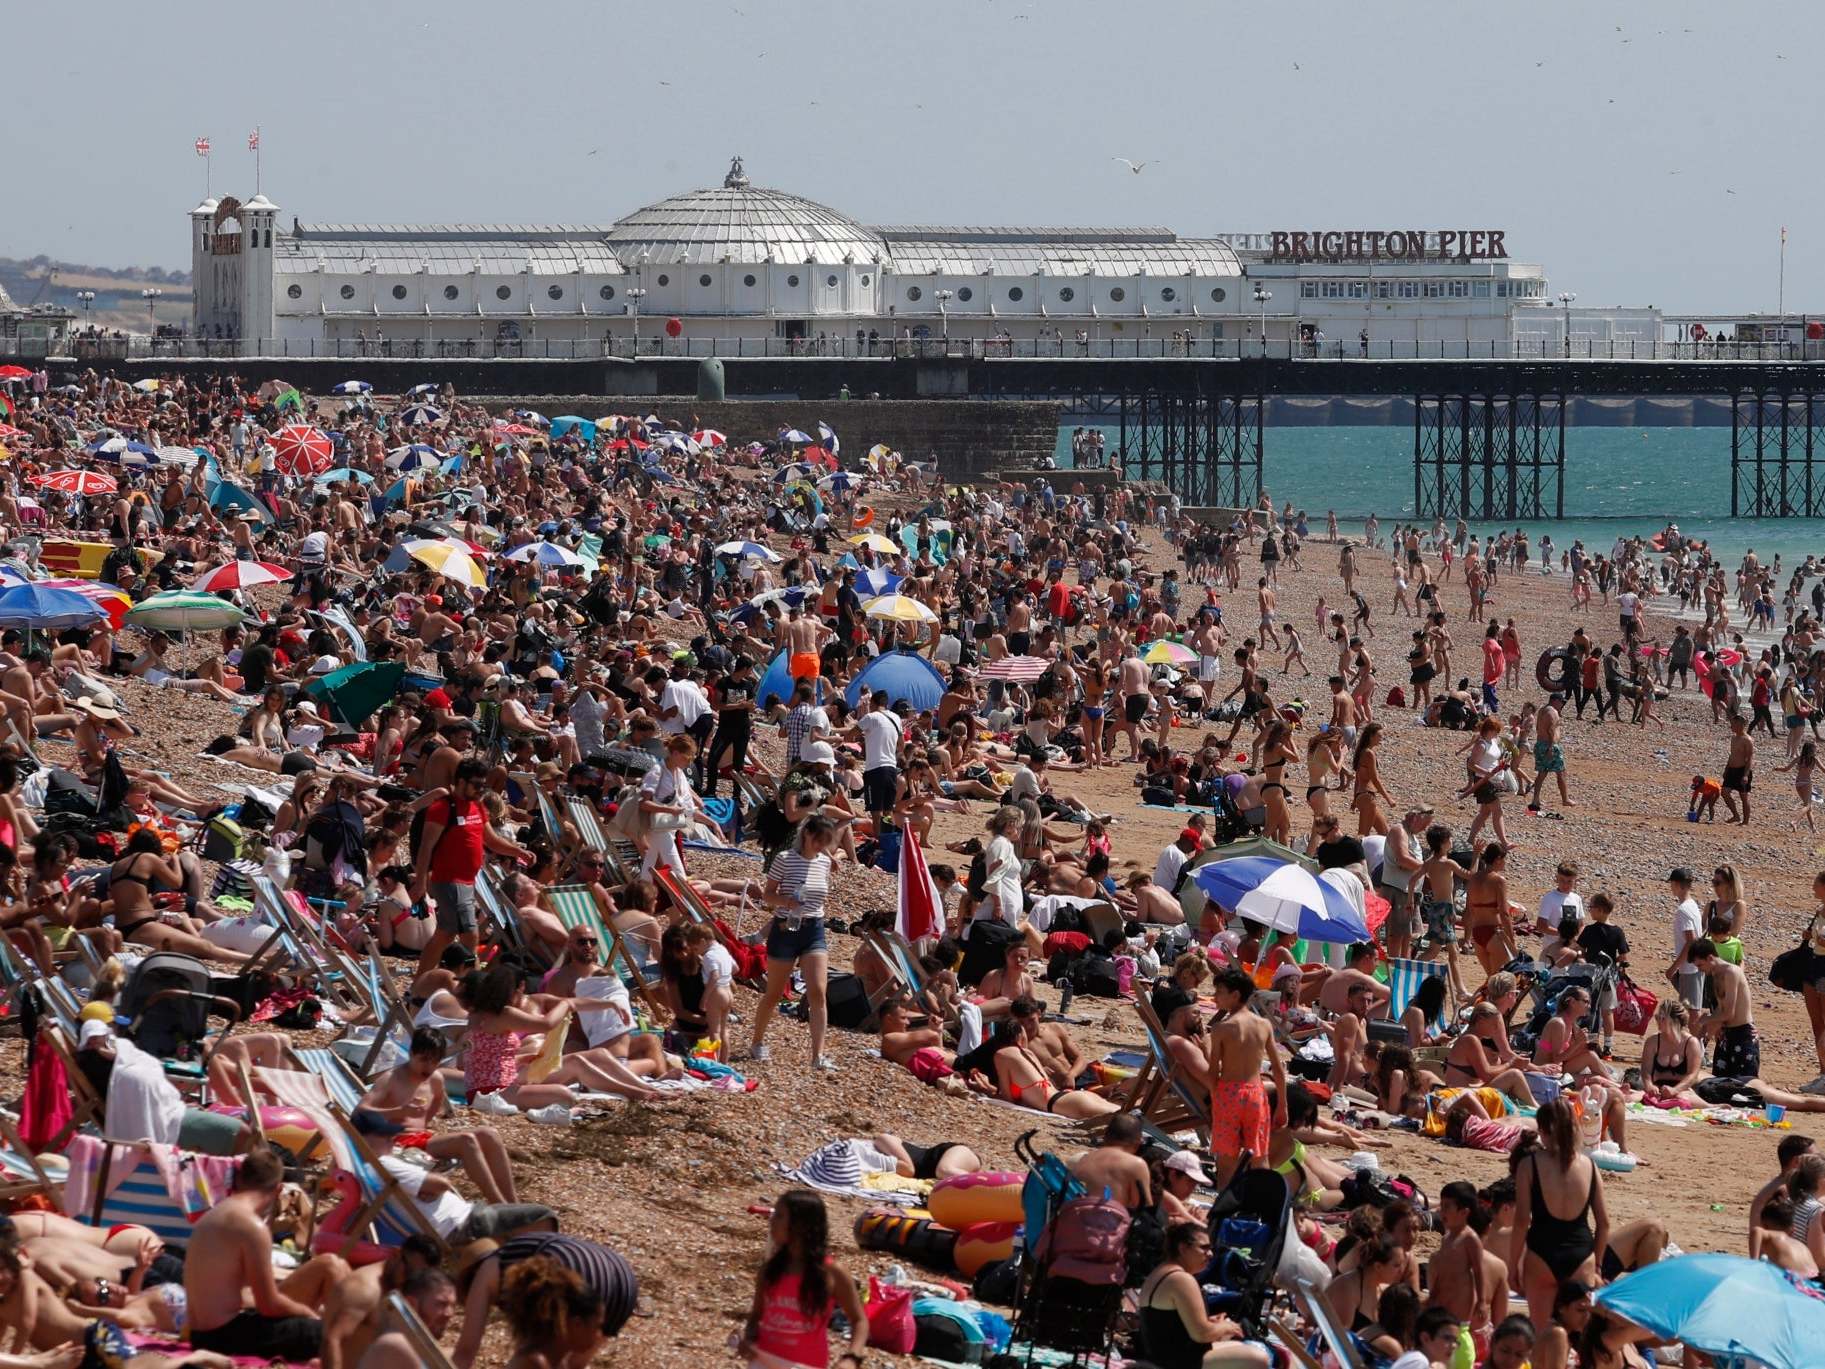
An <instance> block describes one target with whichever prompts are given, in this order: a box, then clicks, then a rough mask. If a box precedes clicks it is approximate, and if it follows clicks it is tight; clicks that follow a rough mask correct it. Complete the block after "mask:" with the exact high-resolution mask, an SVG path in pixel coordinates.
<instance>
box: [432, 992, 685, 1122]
mask: <svg viewBox="0 0 1825 1369" xmlns="http://www.w3.org/2000/svg"><path fill="white" fill-rule="evenodd" d="M458 997H459V998H460V999H461V1001H462V1003H463V1006H464V1007H466V1008H467V1009H468V1010H469V1037H468V1050H467V1052H466V1053H465V1054H464V1057H463V1082H464V1085H465V1088H466V1091H467V1093H468V1094H469V1096H470V1098H471V1099H474V1098H476V1097H477V1096H479V1095H485V1094H494V1093H498V1094H499V1095H500V1096H501V1098H502V1100H503V1101H505V1102H507V1103H509V1104H511V1105H512V1106H514V1107H516V1108H540V1107H548V1106H550V1105H551V1104H553V1103H558V1104H561V1105H563V1106H564V1107H569V1106H571V1105H572V1104H573V1103H575V1102H576V1096H575V1094H574V1093H573V1092H572V1091H571V1088H570V1086H571V1085H577V1086H579V1087H582V1088H585V1089H589V1090H592V1091H594V1092H599V1093H614V1094H620V1095H622V1096H624V1097H627V1098H632V1099H634V1100H636V1101H638V1102H656V1101H658V1100H659V1099H660V1098H661V1097H663V1096H664V1095H663V1094H661V1093H660V1092H659V1091H658V1090H656V1089H654V1088H652V1087H650V1086H649V1085H647V1084H646V1083H645V1082H644V1081H642V1080H641V1079H640V1078H639V1076H637V1075H635V1074H634V1073H632V1072H631V1071H630V1070H629V1069H628V1068H627V1066H626V1065H623V1064H622V1063H621V1062H620V1061H618V1060H615V1059H613V1058H612V1057H603V1056H602V1055H600V1054H599V1053H596V1052H591V1053H589V1054H588V1055H587V1056H585V1055H571V1056H565V1057H564V1058H563V1059H562V1060H560V1061H559V1063H558V1066H557V1068H556V1069H554V1070H552V1071H551V1072H550V1073H549V1074H547V1075H546V1076H545V1077H544V1078H543V1079H541V1080H538V1081H537V1082H533V1081H531V1080H525V1081H522V1080H521V1078H520V1066H521V1063H522V1058H523V1057H524V1058H526V1059H530V1058H531V1057H533V1056H534V1055H536V1054H537V1051H538V1049H539V1045H538V1044H530V1045H529V1044H527V1043H526V1038H527V1037H529V1036H537V1037H539V1038H540V1039H541V1042H542V1038H543V1036H544V1034H545V1033H546V1032H549V1031H552V1030H553V1029H555V1028H556V1027H558V1026H559V1025H560V1024H561V1023H562V1022H563V1021H564V1017H565V1014H566V1013H568V1012H569V1011H570V1010H571V1009H573V1008H580V1009H581V1010H583V1011H605V1010H607V1008H608V1005H607V1004H606V1003H600V1002H598V1003H594V1004H591V1003H589V1002H588V1001H586V1000H579V999H569V1000H565V1001H561V1002H558V1003H556V1004H555V1005H553V1006H551V1007H549V1008H547V1009H546V1010H545V1011H544V1012H543V1013H535V1012H532V1011H531V1010H529V1009H528V1008H527V1007H525V1006H524V999H525V993H524V991H523V990H522V988H521V987H520V984H519V981H518V978H517V976H516V975H515V973H514V971H513V970H511V969H510V968H508V967H507V966H505V965H499V964H497V965H494V966H492V967H490V968H489V969H487V970H478V971H476V972H475V973H473V974H471V975H470V976H469V977H468V978H467V979H465V980H464V981H463V985H462V990H461V992H460V993H459V994H458Z"/></svg>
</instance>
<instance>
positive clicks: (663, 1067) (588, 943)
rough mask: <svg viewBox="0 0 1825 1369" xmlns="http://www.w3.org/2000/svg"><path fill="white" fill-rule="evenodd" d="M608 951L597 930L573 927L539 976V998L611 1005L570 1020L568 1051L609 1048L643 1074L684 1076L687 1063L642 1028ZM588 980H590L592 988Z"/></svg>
mask: <svg viewBox="0 0 1825 1369" xmlns="http://www.w3.org/2000/svg"><path fill="white" fill-rule="evenodd" d="M603 950H604V947H603V946H602V944H601V942H600V939H599V938H598V937H597V935H596V933H595V931H594V930H592V929H591V928H588V927H572V928H571V929H570V938H569V940H568V942H567V943H566V945H565V950H564V956H563V958H562V959H561V960H559V961H558V963H557V964H556V965H553V966H552V967H551V969H550V970H549V971H547V972H546V974H545V977H544V979H542V980H540V981H539V993H538V995H536V996H535V999H534V1001H535V1003H537V1002H543V1001H544V1000H545V999H546V997H548V996H555V997H557V998H562V999H574V998H583V999H585V1000H588V1001H591V1002H595V1001H601V1002H603V1003H605V1004H607V1010H606V1011H596V1012H588V1013H578V1014H577V1015H576V1016H575V1017H574V1018H573V1019H572V1020H571V1025H570V1037H569V1039H568V1040H567V1041H566V1042H565V1051H566V1053H567V1054H568V1053H579V1052H588V1051H606V1052H607V1053H608V1054H609V1055H611V1056H613V1057H614V1058H615V1059H617V1060H620V1061H622V1062H623V1063H625V1064H626V1065H627V1067H628V1069H629V1070H631V1071H632V1072H633V1073H634V1074H637V1075H640V1076H641V1077H643V1078H654V1077H658V1078H664V1079H677V1078H679V1077H681V1076H682V1075H683V1074H684V1062H683V1061H682V1060H679V1059H677V1058H676V1057H674V1056H669V1055H667V1054H666V1053H665V1049H664V1047H663V1046H662V1045H661V1044H660V1040H659V1038H658V1037H657V1036H656V1035H654V1034H653V1033H651V1032H643V1031H640V1030H638V1029H637V1025H636V1023H635V1022H634V1014H633V1011H632V1007H631V1004H630V1003H629V1000H628V994H627V985H626V984H624V983H623V982H622V980H621V976H620V972H619V971H618V970H617V969H616V968H615V966H613V965H604V964H603V962H602V954H603ZM636 973H637V971H636ZM585 984H587V985H589V987H588V988H587V989H585V988H584V987H583V986H584V985H585Z"/></svg>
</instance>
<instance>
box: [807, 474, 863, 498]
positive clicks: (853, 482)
mask: <svg viewBox="0 0 1825 1369" xmlns="http://www.w3.org/2000/svg"><path fill="white" fill-rule="evenodd" d="M861 483H862V477H861V476H859V475H853V474H851V473H850V472H848V471H832V472H831V473H830V474H829V475H827V476H825V477H824V478H823V479H821V480H819V481H818V482H817V487H818V488H819V489H820V490H824V491H826V492H828V493H830V494H848V493H849V491H851V490H853V489H855V488H857V487H858V486H859V485H860V484H861Z"/></svg>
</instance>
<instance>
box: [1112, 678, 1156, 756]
mask: <svg viewBox="0 0 1825 1369" xmlns="http://www.w3.org/2000/svg"><path fill="white" fill-rule="evenodd" d="M1147 675H1148V671H1147V663H1146V662H1145V661H1143V660H1142V659H1141V658H1140V657H1139V656H1137V655H1135V654H1134V653H1133V652H1129V653H1128V654H1127V655H1125V656H1123V657H1122V666H1121V677H1120V686H1121V695H1122V720H1121V722H1120V723H1118V724H1117V725H1116V731H1118V732H1120V733H1122V734H1124V735H1125V736H1126V737H1127V738H1128V757H1127V758H1128V760H1129V761H1136V760H1139V759H1140V755H1141V732H1140V728H1141V723H1142V722H1143V721H1145V720H1146V717H1147V704H1148V702H1149V700H1150V699H1151V698H1152V695H1151V694H1150V692H1149V691H1148V688H1147ZM1111 749H1113V748H1111Z"/></svg>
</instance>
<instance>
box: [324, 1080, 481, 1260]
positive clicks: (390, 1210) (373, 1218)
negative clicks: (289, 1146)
mask: <svg viewBox="0 0 1825 1369" xmlns="http://www.w3.org/2000/svg"><path fill="white" fill-rule="evenodd" d="M330 1115H331V1116H332V1117H334V1118H335V1119H336V1121H337V1123H338V1124H339V1125H340V1127H341V1129H342V1136H343V1142H344V1144H346V1145H347V1147H348V1157H349V1169H348V1172H349V1173H350V1174H351V1175H353V1176H354V1179H355V1181H356V1183H357V1184H359V1185H360V1187H361V1194H362V1198H363V1200H364V1201H363V1204H362V1207H361V1211H360V1212H358V1213H357V1214H356V1215H355V1217H354V1219H353V1220H352V1221H351V1222H349V1223H348V1224H347V1225H345V1226H343V1227H342V1230H343V1232H345V1233H346V1234H348V1235H350V1236H354V1237H356V1238H357V1239H359V1238H360V1237H361V1236H362V1235H363V1234H364V1233H365V1232H367V1231H368V1230H369V1229H370V1228H372V1232H373V1237H374V1240H375V1241H376V1242H377V1243H378V1244H380V1245H386V1246H396V1245H404V1244H405V1243H406V1239H407V1238H408V1237H410V1236H414V1235H418V1236H427V1237H429V1238H430V1239H431V1240H433V1241H435V1242H436V1243H437V1247H438V1249H439V1250H440V1251H442V1252H443V1255H444V1258H445V1259H446V1260H447V1259H449V1258H450V1255H451V1250H450V1245H449V1242H448V1241H446V1240H445V1239H444V1238H443V1236H442V1235H440V1234H439V1233H438V1230H437V1228H436V1227H434V1226H432V1225H431V1219H430V1218H428V1217H426V1216H425V1214H424V1212H423V1211H422V1210H420V1208H419V1207H418V1205H417V1204H416V1203H414V1202H413V1201H412V1199H411V1198H410V1197H409V1196H408V1195H407V1194H406V1192H405V1190H404V1189H402V1188H400V1186H399V1183H398V1181H397V1180H395V1179H394V1178H393V1176H392V1175H390V1174H388V1173H387V1172H386V1170H384V1169H382V1168H381V1167H380V1160H379V1157H378V1156H376V1155H375V1154H374V1151H373V1149H372V1147H370V1146H369V1145H368V1143H367V1138H366V1137H364V1136H363V1135H362V1134H361V1133H360V1132H358V1131H356V1130H355V1128H354V1127H353V1126H351V1125H350V1124H349V1120H348V1114H347V1112H346V1111H344V1110H343V1109H342V1108H341V1107H339V1106H337V1104H335V1103H334V1102H332V1103H331V1104H330Z"/></svg>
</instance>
